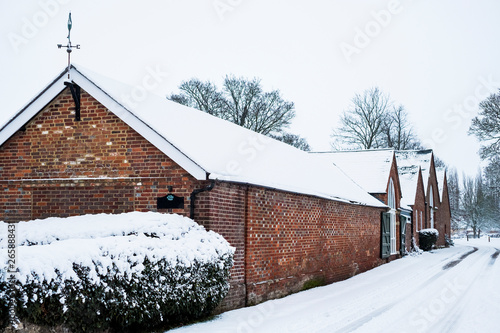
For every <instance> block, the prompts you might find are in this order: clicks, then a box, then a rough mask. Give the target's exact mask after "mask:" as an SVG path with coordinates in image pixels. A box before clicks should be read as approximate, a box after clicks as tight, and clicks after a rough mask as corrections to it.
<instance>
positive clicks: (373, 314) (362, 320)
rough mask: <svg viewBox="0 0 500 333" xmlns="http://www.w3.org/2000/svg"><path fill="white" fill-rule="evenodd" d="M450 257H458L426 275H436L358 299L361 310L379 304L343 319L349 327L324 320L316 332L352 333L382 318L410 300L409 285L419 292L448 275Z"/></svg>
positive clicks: (437, 266) (405, 282)
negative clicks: (390, 296)
mask: <svg viewBox="0 0 500 333" xmlns="http://www.w3.org/2000/svg"><path fill="white" fill-rule="evenodd" d="M476 251H477V248H473V249H472V250H470V251H469V252H466V253H463V254H461V255H460V258H459V260H463V259H465V258H467V257H468V256H469V255H470V254H472V253H474V252H476ZM450 257H456V255H452V256H448V257H446V258H445V259H443V260H441V261H439V262H438V263H435V264H433V265H432V266H431V267H429V269H428V270H426V271H425V273H428V272H435V273H434V274H431V275H428V276H424V273H422V274H421V275H416V276H413V277H411V278H408V279H405V280H398V281H397V283H394V284H391V285H389V286H384V288H382V289H375V290H374V292H370V293H368V294H366V295H365V296H364V297H362V298H361V299H359V298H358V299H357V300H356V302H355V303H359V304H361V308H363V307H364V305H365V304H366V303H367V302H369V301H373V300H375V301H376V302H377V303H378V304H377V305H374V310H373V311H370V312H368V313H366V314H364V315H363V316H361V317H359V315H360V314H359V312H356V313H355V314H353V315H352V316H350V317H348V318H345V317H344V318H342V319H344V320H342V321H343V322H345V321H348V322H349V323H348V324H347V325H339V326H335V323H333V322H330V323H327V322H326V320H324V319H323V321H325V323H324V324H323V325H320V326H319V327H318V326H317V328H318V329H317V330H315V331H314V332H318V333H319V332H325V333H327V332H328V333H330V332H332V329H333V331H334V332H338V333H344V332H352V331H355V330H356V329H359V328H361V327H362V326H363V325H366V324H368V323H369V322H370V321H372V320H373V319H376V318H378V317H379V316H381V315H382V314H384V313H387V312H388V311H389V310H391V309H393V308H395V307H397V306H398V305H399V304H400V303H401V302H402V301H404V300H406V299H408V298H409V297H410V296H411V294H412V293H413V292H414V291H413V289H411V290H410V291H408V290H406V288H405V287H406V286H407V285H412V286H413V285H416V287H414V288H416V289H417V290H420V289H422V288H424V287H426V286H427V285H428V284H429V283H431V282H432V281H435V280H437V279H439V277H440V276H442V275H443V274H445V273H446V272H445V271H443V269H442V267H441V265H442V263H443V261H446V260H448V259H449V258H450ZM422 278H423V280H422ZM401 287H403V289H405V291H404V292H403V293H402V294H401V295H400V296H398V297H397V298H396V299H395V300H393V301H391V302H390V303H388V304H386V305H380V303H379V302H378V301H379V300H381V299H383V298H384V296H385V294H386V293H391V292H392V291H393V290H398V289H401ZM330 312H331V311H330ZM352 317H355V318H352ZM351 318H352V319H351ZM320 322H321V320H320Z"/></svg>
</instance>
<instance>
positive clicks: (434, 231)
mask: <svg viewBox="0 0 500 333" xmlns="http://www.w3.org/2000/svg"><path fill="white" fill-rule="evenodd" d="M418 232H419V233H421V234H427V235H435V236H436V237H437V236H439V231H437V229H434V228H428V229H421V230H419V231H418Z"/></svg>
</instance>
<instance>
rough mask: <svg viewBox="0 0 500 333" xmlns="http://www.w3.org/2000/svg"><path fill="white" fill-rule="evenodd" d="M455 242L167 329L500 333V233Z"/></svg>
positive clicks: (184, 332)
mask: <svg viewBox="0 0 500 333" xmlns="http://www.w3.org/2000/svg"><path fill="white" fill-rule="evenodd" d="M455 244H456V246H454V247H451V248H447V249H440V250H434V251H432V252H427V253H424V254H422V255H416V256H407V257H405V258H403V259H400V260H395V261H393V262H391V263H388V264H385V265H382V266H380V267H377V268H375V269H373V270H371V271H368V272H365V273H362V274H359V275H357V276H355V277H353V278H350V279H348V280H345V281H341V282H337V283H334V284H331V285H329V286H324V287H319V288H315V289H312V290H308V291H304V292H300V293H297V294H294V295H291V296H288V297H285V298H283V299H279V300H273V301H268V302H265V303H262V304H259V305H257V306H254V307H249V308H244V309H238V310H234V311H229V312H226V313H223V314H221V315H219V316H217V317H215V318H214V319H213V320H212V321H209V322H204V323H199V324H194V325H191V326H186V327H181V328H178V329H175V330H171V331H169V333H198V332H204V333H205V332H218V333H225V332H227V333H229V332H231V333H233V332H236V333H250V332H256V333H257V332H259V333H265V332H273V333H276V332H280V333H281V332H283V333H287V332H290V333H292V332H293V333H296V332H307V333H311V332H318V333H319V332H324V333H326V332H328V333H330V332H370V333H373V332H403V333H404V332H412V333H413V332H439V333H441V332H468V333H469V332H498V331H499V328H498V323H497V321H498V314H499V313H500V289H499V283H500V260H497V258H498V255H499V253H500V239H499V238H491V241H490V242H488V239H487V237H483V238H481V239H476V240H474V239H472V240H470V241H468V242H467V241H466V240H465V239H459V240H456V241H455ZM476 249H477V250H476Z"/></svg>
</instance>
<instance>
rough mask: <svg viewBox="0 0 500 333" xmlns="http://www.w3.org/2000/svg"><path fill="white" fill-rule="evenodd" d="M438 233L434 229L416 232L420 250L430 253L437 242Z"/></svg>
mask: <svg viewBox="0 0 500 333" xmlns="http://www.w3.org/2000/svg"><path fill="white" fill-rule="evenodd" d="M438 236H439V232H438V231H437V230H436V229H433V228H429V229H422V230H419V232H418V241H419V244H420V248H421V249H422V250H424V251H430V250H432V248H433V247H434V245H435V244H436V242H437V240H438Z"/></svg>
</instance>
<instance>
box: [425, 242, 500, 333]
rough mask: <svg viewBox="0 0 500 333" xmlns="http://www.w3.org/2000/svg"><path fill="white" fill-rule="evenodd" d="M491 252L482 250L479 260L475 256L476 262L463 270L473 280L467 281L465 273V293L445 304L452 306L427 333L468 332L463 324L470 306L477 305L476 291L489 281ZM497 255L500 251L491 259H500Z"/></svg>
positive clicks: (457, 295) (437, 319) (436, 320)
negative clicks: (474, 299) (475, 300)
mask: <svg viewBox="0 0 500 333" xmlns="http://www.w3.org/2000/svg"><path fill="white" fill-rule="evenodd" d="M475 249H476V250H475V251H474V252H476V251H477V248H475ZM491 250H493V249H487V248H485V249H481V252H480V253H478V255H480V256H479V258H477V259H476V257H477V256H474V259H475V261H474V262H472V264H471V265H469V266H467V267H463V268H462V271H465V270H466V271H467V272H468V273H470V272H473V273H474V274H473V275H472V277H471V278H468V279H467V275H466V274H467V272H464V274H463V276H464V277H465V278H466V281H465V285H466V286H465V287H464V288H463V291H462V292H461V293H460V294H455V296H456V297H455V298H454V299H453V302H450V303H448V304H445V305H450V304H451V306H449V307H447V308H446V309H445V310H446V312H445V313H443V315H442V316H439V317H438V318H435V320H434V322H436V325H435V326H433V327H432V329H427V328H426V330H425V332H436V333H443V332H455V331H457V330H462V331H468V330H467V329H465V330H463V327H462V323H463V322H464V320H466V319H467V318H466V317H465V314H467V312H468V311H467V307H468V306H470V304H475V302H473V301H472V300H473V298H474V297H478V294H477V293H476V292H475V290H476V289H477V288H478V286H482V285H483V283H484V280H486V279H487V271H488V266H491V259H490V260H489V261H488V259H487V257H488V253H489V252H490V251H491ZM474 252H472V253H474ZM472 253H471V254H472ZM497 253H500V251H498V250H497V252H495V253H493V254H492V255H491V258H493V257H495V258H496V257H498V254H497ZM462 283H464V282H462ZM443 311H444V310H443Z"/></svg>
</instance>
